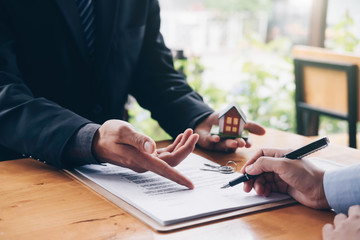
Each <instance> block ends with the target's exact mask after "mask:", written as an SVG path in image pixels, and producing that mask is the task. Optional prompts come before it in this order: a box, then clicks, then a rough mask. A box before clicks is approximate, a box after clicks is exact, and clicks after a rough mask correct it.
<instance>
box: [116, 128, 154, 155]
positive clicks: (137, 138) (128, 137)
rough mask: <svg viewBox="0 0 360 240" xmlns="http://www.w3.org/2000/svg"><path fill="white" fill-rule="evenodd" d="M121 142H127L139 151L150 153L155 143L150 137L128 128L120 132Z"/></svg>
mask: <svg viewBox="0 0 360 240" xmlns="http://www.w3.org/2000/svg"><path fill="white" fill-rule="evenodd" d="M121 135H122V136H121V142H120V143H122V144H128V145H131V146H133V147H135V148H136V149H138V150H139V151H140V152H144V153H149V154H152V153H154V152H155V149H156V144H155V142H154V140H152V139H151V138H150V137H148V136H146V135H144V134H141V133H138V132H135V131H134V130H133V129H128V131H126V133H125V134H121Z"/></svg>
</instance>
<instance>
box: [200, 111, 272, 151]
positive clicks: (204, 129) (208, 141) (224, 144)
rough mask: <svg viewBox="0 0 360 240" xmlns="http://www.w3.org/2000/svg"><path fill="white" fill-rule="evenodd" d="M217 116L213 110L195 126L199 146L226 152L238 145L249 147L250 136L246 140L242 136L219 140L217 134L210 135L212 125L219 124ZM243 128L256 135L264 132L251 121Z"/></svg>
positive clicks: (233, 149)
mask: <svg viewBox="0 0 360 240" xmlns="http://www.w3.org/2000/svg"><path fill="white" fill-rule="evenodd" d="M218 117H219V113H216V112H214V113H212V114H211V115H210V116H209V117H207V118H206V119H205V120H204V121H203V122H201V123H200V124H199V125H198V126H197V127H196V128H195V133H197V134H199V142H198V144H199V146H201V147H203V148H206V149H210V150H216V151H226V152H234V151H235V150H236V149H237V148H238V147H240V148H241V147H247V148H249V147H251V140H250V138H249V139H247V140H246V141H245V140H244V139H242V138H236V139H226V140H221V138H220V137H219V136H218V135H211V134H210V130H211V127H212V125H219V118H218ZM245 129H247V130H249V132H250V133H253V134H256V135H264V134H265V129H264V128H263V127H262V126H260V125H258V124H256V123H253V122H247V123H246V124H245Z"/></svg>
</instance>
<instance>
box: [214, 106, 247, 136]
mask: <svg viewBox="0 0 360 240" xmlns="http://www.w3.org/2000/svg"><path fill="white" fill-rule="evenodd" d="M245 123H246V117H245V114H244V113H243V111H241V109H240V108H238V107H237V106H236V105H231V106H230V107H228V108H227V109H225V111H224V112H222V113H220V115H219V135H222V136H225V137H231V136H233V137H238V136H241V134H242V132H243V130H244V125H245Z"/></svg>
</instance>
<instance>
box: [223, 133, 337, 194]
mask: <svg viewBox="0 0 360 240" xmlns="http://www.w3.org/2000/svg"><path fill="white" fill-rule="evenodd" d="M329 142H330V141H329V139H328V138H327V137H324V138H321V139H319V140H317V141H315V142H312V143H310V144H308V145H305V146H303V147H301V148H299V149H297V150H295V151H292V152H290V153H288V154H285V155H284V156H282V157H283V158H289V159H293V160H295V159H301V158H303V157H305V156H307V155H309V154H311V153H313V152H316V151H318V150H320V149H323V148H325V147H327V146H328V144H329ZM257 176H259V175H250V174H247V173H245V174H244V175H241V176H240V177H238V178H235V179H234V180H231V181H230V182H229V183H228V184H226V185H224V186H222V187H221V188H228V187H233V186H235V185H237V184H239V183H242V182H245V181H249V180H250V179H253V178H256V177H257Z"/></svg>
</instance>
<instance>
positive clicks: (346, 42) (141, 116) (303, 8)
mask: <svg viewBox="0 0 360 240" xmlns="http://www.w3.org/2000/svg"><path fill="white" fill-rule="evenodd" d="M159 2H160V6H161V17H162V24H161V32H162V34H163V36H164V39H165V43H166V44H167V46H168V47H169V48H170V49H171V50H172V51H173V53H174V64H175V67H176V69H177V70H178V71H180V72H181V73H182V74H184V75H185V76H186V79H187V81H188V82H189V84H190V85H191V86H192V87H193V88H194V89H195V90H196V91H198V92H199V93H200V94H201V95H202V96H203V97H204V100H205V102H206V103H208V104H209V105H210V106H212V107H213V108H214V109H215V110H219V111H221V110H222V109H224V108H226V106H228V105H229V104H231V103H234V102H235V103H237V104H238V105H239V106H240V107H241V109H242V110H243V111H244V112H245V114H246V115H247V118H248V119H251V120H253V121H256V122H258V123H260V124H262V125H263V126H265V127H271V128H276V129H280V130H284V131H289V132H296V120H295V119H296V118H295V97H294V91H295V82H294V67H293V65H294V64H293V59H292V48H293V46H294V45H309V46H316V47H322V48H326V49H331V50H333V51H339V52H351V53H353V54H359V52H360V42H359V41H360V11H359V10H360V1H358V0H342V1H339V0H302V1H298V0H221V1H219V0H181V1H179V0H159ZM129 115H130V122H131V123H132V124H133V125H134V126H135V127H136V128H137V129H138V130H139V131H141V132H143V133H145V134H147V135H149V136H151V137H152V138H154V139H155V140H164V139H169V138H170V137H169V136H168V135H167V134H166V133H165V132H164V131H162V130H161V129H160V128H159V127H158V125H157V122H156V121H154V120H152V119H151V116H150V113H149V112H148V111H145V110H143V109H142V108H141V107H140V106H139V105H138V104H137V103H136V102H135V101H134V100H130V101H129ZM346 132H347V124H346V122H344V121H341V120H336V119H332V118H328V117H321V118H320V129H319V135H328V134H337V133H346Z"/></svg>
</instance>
